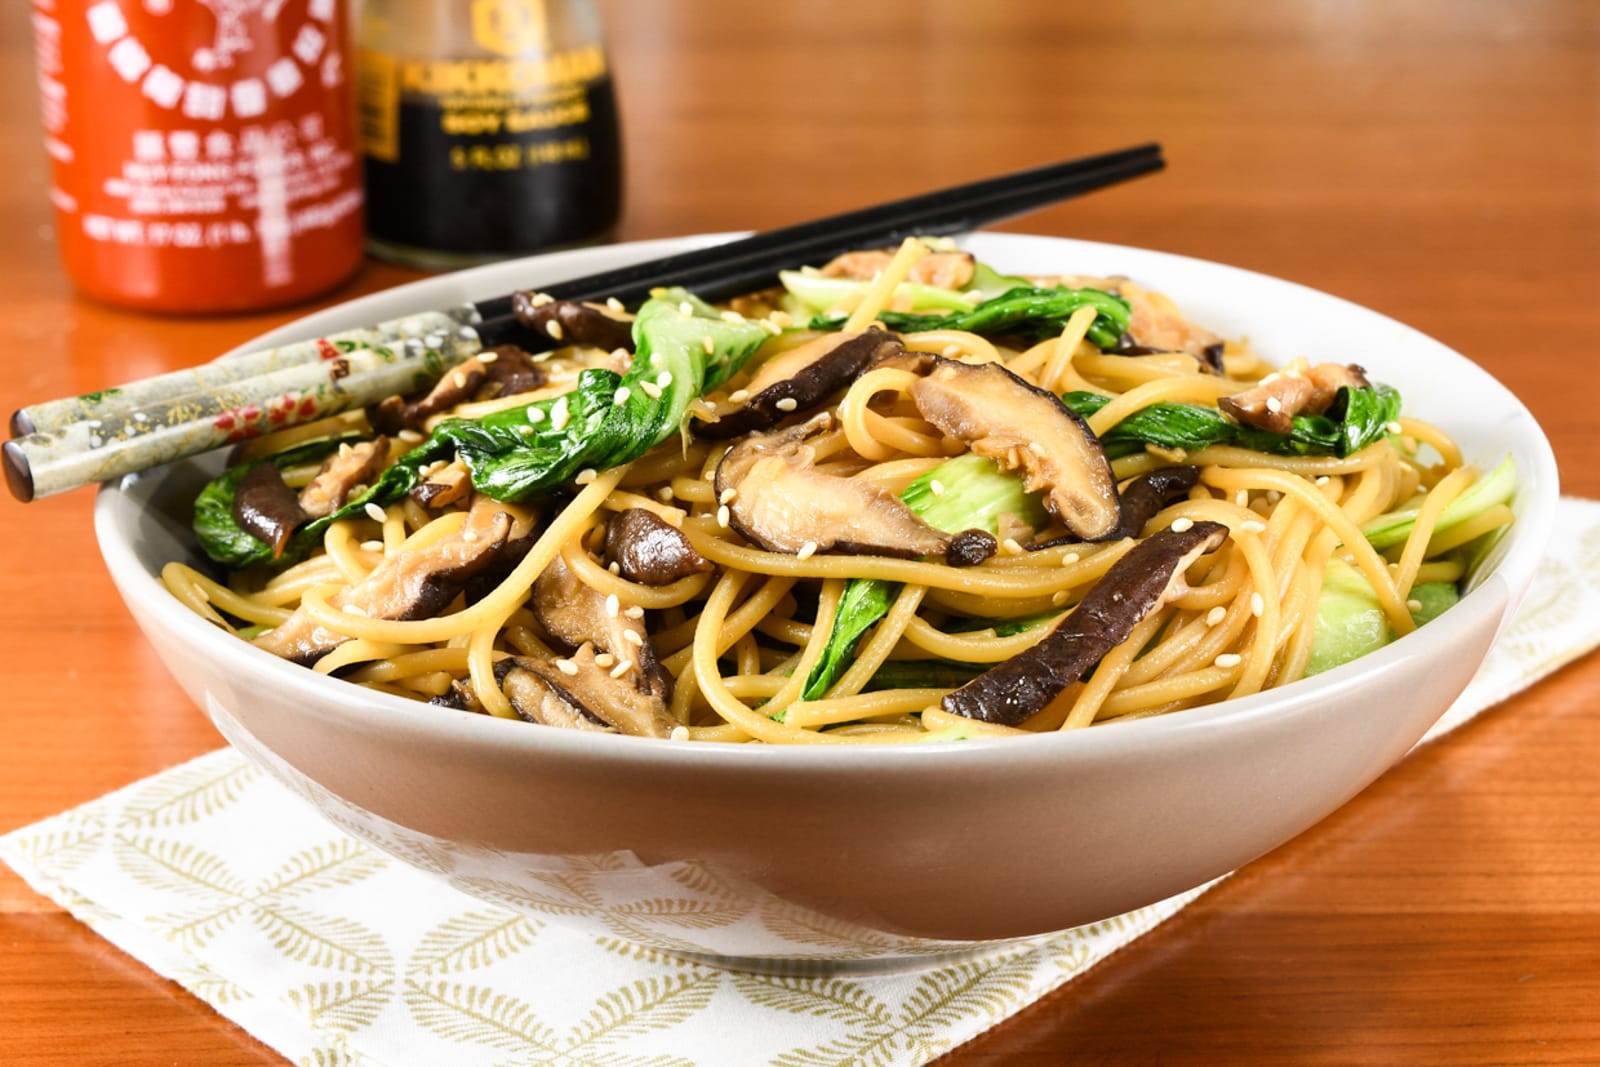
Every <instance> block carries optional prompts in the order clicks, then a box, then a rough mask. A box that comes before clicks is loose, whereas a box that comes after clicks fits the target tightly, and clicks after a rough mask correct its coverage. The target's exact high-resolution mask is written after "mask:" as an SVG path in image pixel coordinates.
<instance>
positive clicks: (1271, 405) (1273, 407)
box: [1267, 396, 1283, 415]
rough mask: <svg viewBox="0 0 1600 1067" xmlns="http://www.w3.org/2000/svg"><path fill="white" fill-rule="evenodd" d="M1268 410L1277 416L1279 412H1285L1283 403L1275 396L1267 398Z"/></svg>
mask: <svg viewBox="0 0 1600 1067" xmlns="http://www.w3.org/2000/svg"><path fill="white" fill-rule="evenodd" d="M1267 410H1268V411H1270V412H1272V413H1273V414H1274V415H1276V414H1277V413H1278V412H1280V411H1282V410H1283V401H1281V400H1279V399H1278V398H1277V397H1275V396H1269V397H1267Z"/></svg>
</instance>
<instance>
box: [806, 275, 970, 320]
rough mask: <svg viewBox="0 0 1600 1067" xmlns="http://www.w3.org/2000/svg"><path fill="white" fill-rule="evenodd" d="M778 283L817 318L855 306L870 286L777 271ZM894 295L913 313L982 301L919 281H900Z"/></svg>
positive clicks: (964, 307)
mask: <svg viewBox="0 0 1600 1067" xmlns="http://www.w3.org/2000/svg"><path fill="white" fill-rule="evenodd" d="M778 281H779V282H781V283H782V284H783V287H784V288H785V289H786V290H788V292H789V295H790V296H792V297H794V298H795V299H796V300H797V301H799V303H800V306H801V308H803V309H804V310H805V311H807V312H810V313H812V314H819V315H820V314H826V313H827V312H829V311H831V310H832V309H834V308H837V307H853V306H855V304H856V303H857V302H858V301H859V300H860V299H861V297H862V296H863V295H865V293H866V291H867V288H868V286H870V285H871V284H872V283H871V282H866V281H862V280H860V279H859V278H829V277H826V276H824V275H821V274H807V273H805V272H804V271H798V270H780V271H779V272H778ZM894 296H895V298H896V299H897V300H907V301H909V302H910V304H911V310H913V311H926V310H928V309H929V308H938V309H949V308H955V309H960V310H967V309H970V308H972V307H973V306H974V305H976V304H978V303H979V302H980V301H981V300H982V299H983V297H982V296H981V295H979V294H977V293H966V292H960V291H957V290H955V289H941V288H939V287H938V286H935V285H923V284H921V283H919V282H901V283H900V284H899V285H897V286H895V290H894Z"/></svg>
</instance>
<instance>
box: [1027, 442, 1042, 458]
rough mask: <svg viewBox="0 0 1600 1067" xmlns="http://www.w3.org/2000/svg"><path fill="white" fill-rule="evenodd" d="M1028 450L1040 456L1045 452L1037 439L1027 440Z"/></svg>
mask: <svg viewBox="0 0 1600 1067" xmlns="http://www.w3.org/2000/svg"><path fill="white" fill-rule="evenodd" d="M1028 451H1029V452H1032V453H1033V454H1034V455H1036V456H1042V455H1044V454H1045V451H1044V445H1041V444H1040V443H1039V442H1038V441H1029V442H1028Z"/></svg>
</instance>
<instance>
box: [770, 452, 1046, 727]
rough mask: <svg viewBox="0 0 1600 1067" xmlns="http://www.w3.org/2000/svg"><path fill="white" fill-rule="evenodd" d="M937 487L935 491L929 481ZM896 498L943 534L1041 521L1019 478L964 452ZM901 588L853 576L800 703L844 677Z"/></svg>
mask: <svg viewBox="0 0 1600 1067" xmlns="http://www.w3.org/2000/svg"><path fill="white" fill-rule="evenodd" d="M935 481H937V482H938V483H939V490H940V491H939V492H937V493H935V492H934V490H933V483H934V482H935ZM900 499H901V500H903V501H905V502H906V506H907V507H909V508H910V509H911V510H912V511H913V512H914V513H915V514H916V515H917V516H918V517H919V518H921V519H922V521H923V522H926V523H927V524H928V525H929V526H932V527H933V528H934V529H936V530H942V531H944V532H945V533H960V532H961V531H963V530H975V529H976V530H987V531H988V532H990V533H994V532H995V530H996V529H997V528H998V527H999V522H1000V516H1001V515H1004V514H1007V513H1010V514H1013V515H1016V516H1017V517H1018V518H1019V519H1021V520H1023V521H1024V522H1029V523H1032V524H1033V525H1035V526H1042V525H1044V523H1045V513H1044V507H1043V505H1042V504H1041V503H1040V502H1039V498H1038V497H1037V496H1036V495H1034V494H1031V493H1028V492H1026V491H1025V490H1024V489H1023V488H1022V480H1021V479H1019V478H1017V477H1015V476H1013V475H1010V474H1007V473H1005V472H1004V471H1002V470H1001V469H1000V468H999V467H998V466H996V465H995V463H994V461H993V460H988V459H985V458H983V457H982V456H978V455H973V454H971V453H968V454H967V455H964V456H957V457H956V458H954V459H951V460H947V461H945V462H944V463H941V464H939V466H937V467H935V468H934V469H933V470H931V471H929V472H928V473H927V474H925V475H923V476H922V477H920V478H918V479H917V480H916V481H914V482H912V483H911V484H910V485H908V486H906V488H905V490H904V491H903V492H901V494H900ZM899 592H900V586H899V585H898V584H897V583H894V582H883V581H878V580H876V579H870V578H855V579H852V580H851V581H850V583H849V584H848V585H846V586H845V590H844V595H843V596H842V597H840V599H839V608H838V610H837V611H836V612H835V613H834V618H833V631H832V632H831V633H830V634H829V635H828V643H827V645H826V646H825V647H824V648H823V650H822V657H821V658H820V659H819V660H818V661H817V665H816V667H815V668H813V669H812V672H811V677H810V678H808V679H807V680H806V687H805V691H804V693H803V694H802V699H804V700H815V699H816V698H817V697H819V696H821V695H822V694H823V693H826V692H827V691H828V690H829V689H830V688H831V687H832V686H833V684H834V683H835V682H837V681H838V680H839V677H840V675H842V674H844V672H845V670H846V668H847V667H848V666H849V664H850V661H851V657H852V655H853V653H854V652H855V648H856V642H857V641H859V640H860V639H861V635H862V634H864V633H866V632H867V630H868V629H870V628H871V627H872V626H873V625H874V624H875V623H877V621H878V620H879V619H881V618H883V617H884V615H886V614H888V611H889V606H890V605H891V604H893V603H894V598H895V597H896V596H898V595H899Z"/></svg>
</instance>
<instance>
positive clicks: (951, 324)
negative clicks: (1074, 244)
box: [811, 285, 1130, 348]
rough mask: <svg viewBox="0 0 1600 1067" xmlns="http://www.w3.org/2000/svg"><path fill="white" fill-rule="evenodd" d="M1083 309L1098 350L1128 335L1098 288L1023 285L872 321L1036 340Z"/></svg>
mask: <svg viewBox="0 0 1600 1067" xmlns="http://www.w3.org/2000/svg"><path fill="white" fill-rule="evenodd" d="M1084 307H1092V308H1094V309H1095V312H1096V314H1095V319H1094V322H1093V323H1091V324H1090V326H1089V332H1088V337H1089V340H1090V341H1092V342H1094V343H1095V344H1097V345H1099V346H1100V347H1101V348H1110V347H1112V346H1113V345H1115V344H1116V343H1117V341H1118V339H1119V338H1121V337H1122V335H1123V334H1125V333H1127V332H1128V317H1129V314H1130V312H1129V308H1128V302H1127V301H1126V300H1124V299H1122V298H1121V297H1120V296H1112V295H1111V294H1110V293H1105V292H1101V291H1100V290H1099V289H1062V288H1053V289H1040V288H1035V287H1034V286H1029V285H1020V286H1017V287H1016V288H1014V289H1008V290H1006V291H1005V292H1004V293H1001V294H1000V295H999V296H997V297H994V298H992V299H989V300H985V301H984V302H983V303H981V304H979V305H978V306H977V307H975V308H972V309H971V310H968V311H953V312H950V313H949V314H946V315H919V314H916V313H913V312H907V311H885V312H883V313H882V314H880V315H879V316H878V321H880V322H882V323H883V324H884V325H885V326H887V327H888V328H889V329H891V330H894V331H896V332H898V333H916V332H919V331H922V330H967V331H969V332H971V333H977V334H983V335H984V336H991V337H992V336H1000V335H1015V336H1019V337H1024V338H1026V339H1028V340H1030V341H1042V340H1044V339H1045V338H1047V337H1054V336H1055V335H1056V334H1059V333H1060V332H1061V330H1062V328H1063V327H1064V326H1065V325H1066V322H1067V319H1069V318H1071V317H1072V313H1073V312H1075V311H1077V310H1078V309H1079V308H1084ZM844 322H845V318H844V316H842V315H832V316H828V315H819V316H817V317H816V318H814V319H812V320H811V328H812V329H813V330H837V329H839V328H840V327H842V326H843V325H844Z"/></svg>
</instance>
